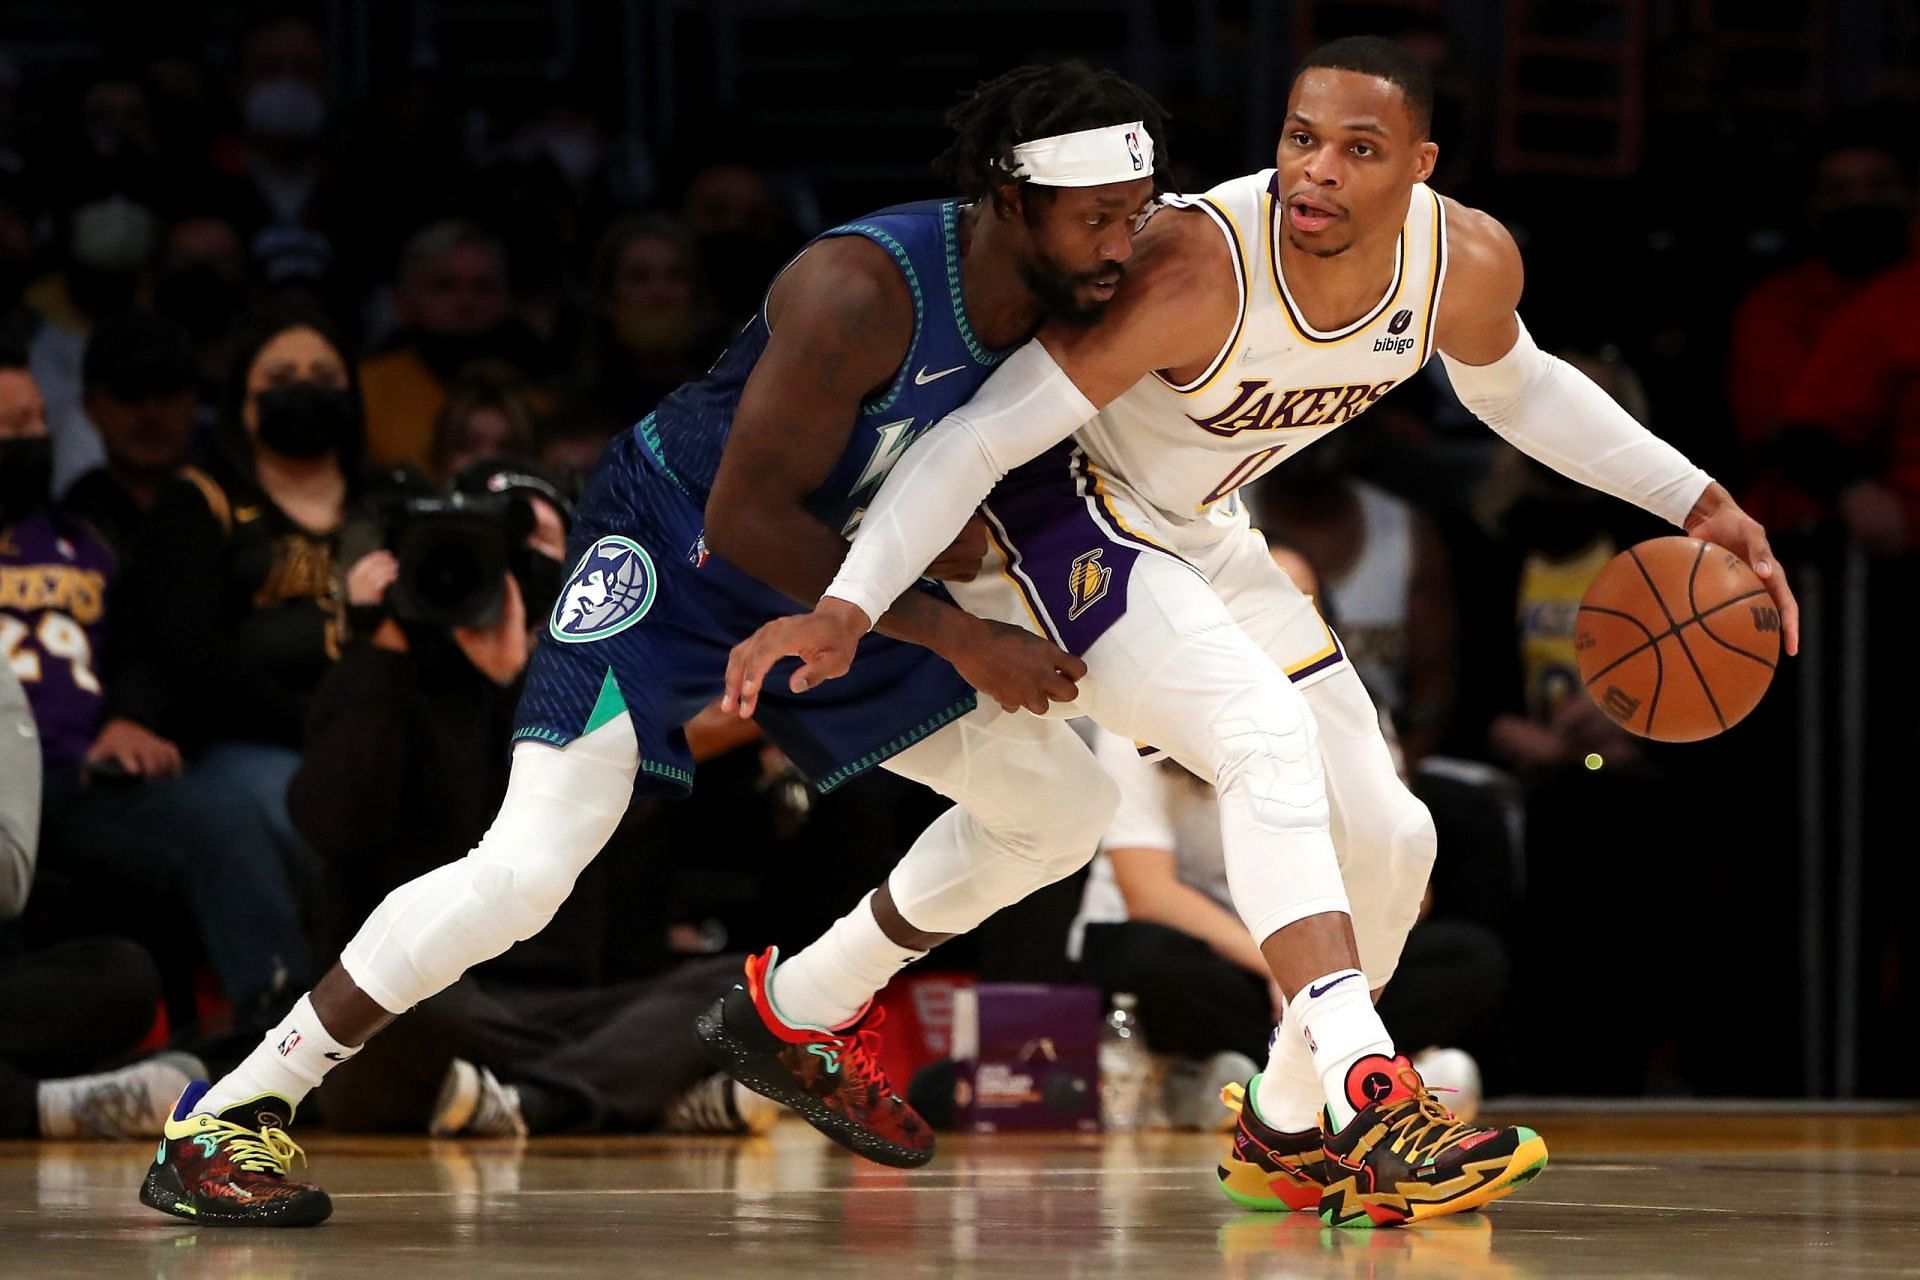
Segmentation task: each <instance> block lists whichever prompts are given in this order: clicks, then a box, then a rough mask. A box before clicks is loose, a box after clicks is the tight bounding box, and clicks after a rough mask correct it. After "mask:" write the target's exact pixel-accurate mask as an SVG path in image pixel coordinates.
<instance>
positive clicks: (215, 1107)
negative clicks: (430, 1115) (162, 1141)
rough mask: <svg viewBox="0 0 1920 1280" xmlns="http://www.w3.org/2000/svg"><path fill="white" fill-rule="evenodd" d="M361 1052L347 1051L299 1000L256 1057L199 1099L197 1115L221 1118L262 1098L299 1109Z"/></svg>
mask: <svg viewBox="0 0 1920 1280" xmlns="http://www.w3.org/2000/svg"><path fill="white" fill-rule="evenodd" d="M358 1052H360V1049H359V1048H358V1047H357V1046H356V1047H354V1048H348V1047H347V1046H346V1045H343V1044H341V1043H340V1042H339V1041H338V1040H335V1039H334V1038H333V1037H332V1036H331V1035H329V1034H328V1032H327V1029H326V1027H324V1026H322V1025H321V1023H320V1015H318V1014H316V1013H315V1012H314V1011H313V1000H312V997H310V996H301V997H300V1002H299V1003H298V1004H296V1005H294V1006H293V1011H292V1012H291V1013H289V1014H288V1015H287V1017H286V1020H285V1021H283V1022H282V1023H281V1024H280V1025H279V1026H277V1027H275V1028H274V1029H273V1030H271V1031H269V1032H267V1034H266V1038H265V1039H263V1040H262V1041H261V1042H260V1043H259V1044H257V1045H255V1046H254V1049H253V1052H252V1053H250V1054H248V1055H247V1056H246V1057H245V1058H244V1059H242V1060H241V1063H240V1065H239V1066H237V1067H235V1068H234V1069H233V1070H232V1071H229V1072H228V1073H227V1074H226V1075H224V1076H222V1077H220V1079H219V1080H218V1081H216V1082H215V1084H214V1086H213V1088H211V1089H209V1090H207V1091H206V1093H204V1094H202V1095H201V1097H200V1104H199V1105H198V1106H196V1107H195V1108H194V1109H193V1111H194V1114H195V1115H202V1114H204V1115H219V1114H220V1113H221V1112H222V1111H225V1110H226V1109H227V1108H229V1107H233V1106H238V1105H239V1104H240V1103H242V1102H247V1101H250V1100H251V1099H254V1098H257V1097H259V1096H260V1095H261V1094H263V1093H270V1094H273V1095H274V1096H275V1097H278V1098H284V1099H285V1100H286V1101H287V1104H288V1105H289V1106H292V1107H298V1106H299V1105H300V1100H301V1099H302V1098H305V1097H306V1096H307V1095H308V1094H309V1093H311V1092H312V1091H313V1090H314V1089H316V1088H318V1087H319V1085H320V1081H321V1080H322V1079H324V1078H325V1077H326V1074H327V1072H329V1071H331V1070H333V1069H334V1068H335V1067H337V1066H339V1065H340V1064H341V1063H343V1062H345V1061H346V1060H347V1059H348V1058H351V1057H352V1056H353V1055H354V1054H356V1053H358Z"/></svg>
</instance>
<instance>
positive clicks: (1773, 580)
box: [1766, 564, 1800, 658]
mask: <svg viewBox="0 0 1920 1280" xmlns="http://www.w3.org/2000/svg"><path fill="white" fill-rule="evenodd" d="M1773 570H1774V571H1773V573H1772V575H1771V576H1769V577H1768V578H1767V580H1766V587H1767V594H1768V595H1770V596H1772V597H1773V603H1774V605H1775V606H1776V607H1778V608H1779V610H1780V635H1781V638H1782V640H1783V642H1784V643H1785V644H1786V646H1787V656H1788V657H1790V658H1791V657H1794V656H1795V655H1797V654H1798V653H1799V652H1800V602H1799V601H1798V600H1796V599H1795V598H1794V595H1793V588H1792V587H1790V586H1788V585H1787V571H1786V570H1785V569H1783V568H1781V567H1780V566H1779V565H1778V564H1776V565H1774V567H1773Z"/></svg>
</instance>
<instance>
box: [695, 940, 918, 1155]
mask: <svg viewBox="0 0 1920 1280" xmlns="http://www.w3.org/2000/svg"><path fill="white" fill-rule="evenodd" d="M778 957H779V951H778V949H777V948H773V947H769V948H768V949H767V950H766V951H765V952H763V953H762V954H760V955H757V956H754V957H752V958H751V959H749V960H748V961H747V973H746V978H745V980H744V981H743V982H741V983H740V984H738V985H736V986H735V987H734V988H733V989H732V990H731V991H729V992H727V994H726V995H724V996H722V997H720V999H719V1000H717V1001H715V1002H714V1005H713V1007H712V1008H711V1009H709V1010H707V1011H706V1012H705V1013H703V1014H701V1015H700V1016H699V1018H697V1019H696V1020H695V1022H694V1028H695V1030H697V1031H698V1032H699V1033H700V1038H701V1039H702V1040H704V1041H705V1042H706V1045H707V1053H708V1055H709V1056H710V1057H711V1058H712V1059H713V1061H714V1065H716V1066H718V1067H719V1068H720V1069H721V1070H723V1071H725V1072H726V1073H727V1074H728V1075H730V1076H732V1077H733V1078H734V1079H735V1080H738V1081H739V1082H740V1083H741V1084H743V1085H745V1086H747V1088H749V1089H751V1090H753V1091H754V1092H755V1093H759V1094H764V1095H765V1096H767V1097H769V1098H772V1099H773V1100H774V1101H775V1102H778V1103H782V1104H784V1105H785V1106H788V1107H791V1108H792V1109H793V1110H795V1111H797V1112H799V1113H800V1114H801V1116H803V1117H804V1118H805V1119H806V1121H807V1123H808V1124H810V1125H812V1126H813V1127H814V1128H816V1129H818V1130H819V1131H820V1132H822V1133H824V1134H826V1135H827V1136H828V1137H829V1138H832V1139H833V1140H834V1141H835V1142H837V1143H839V1144H840V1145H841V1146H843V1147H845V1148H846V1149H847V1150H849V1151H852V1152H855V1153H857V1154H859V1155H863V1156H865V1157H866V1158H867V1159H869V1160H872V1161H875V1162H877V1163H879V1164H888V1165H894V1166H896V1167H898V1168H903V1169H911V1168H914V1167H916V1166H918V1165H923V1164H925V1163H926V1162H927V1161H929V1160H931V1159H933V1130H932V1129H931V1128H930V1127H928V1125H927V1122H926V1121H925V1120H923V1119H921V1118H920V1113H919V1112H917V1111H915V1110H914V1109H913V1108H912V1107H910V1106H908V1105H907V1104H906V1102H905V1100H904V1099H902V1098H901V1097H900V1095H899V1094H898V1093H896V1092H895V1091H894V1088H893V1085H892V1084H891V1083H890V1082H889V1081H888V1080H887V1077H886V1076H885V1075H884V1074H883V1073H882V1072H881V1070H880V1064H879V1061H878V1055H879V1052H880V1033H879V1031H878V1030H877V1029H876V1028H878V1027H879V1025H880V1021H881V1018H882V1016H883V1011H882V1010H880V1009H877V1008H874V1007H872V1006H868V1008H867V1009H866V1010H863V1011H862V1013H861V1015H860V1016H859V1017H857V1018H855V1019H854V1020H853V1021H852V1022H850V1023H848V1024H847V1025H846V1026H845V1027H842V1028H840V1029H839V1030H837V1031H830V1030H828V1029H827V1028H825V1027H797V1026H794V1025H792V1024H790V1023H788V1022H787V1021H786V1020H785V1019H783V1018H781V1016H780V1015H779V1014H778V1013H777V1012H776V1011H775V1010H774V1007H773V1001H772V1000H771V999H770V998H769V997H768V995H767V983H768V980H769V979H770V978H771V977H772V976H773V967H774V965H775V964H776V963H777V962H778Z"/></svg>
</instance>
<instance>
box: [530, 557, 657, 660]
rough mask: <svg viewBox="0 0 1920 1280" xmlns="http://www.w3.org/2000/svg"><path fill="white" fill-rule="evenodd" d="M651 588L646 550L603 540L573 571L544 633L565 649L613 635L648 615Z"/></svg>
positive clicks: (651, 571) (652, 591)
mask: <svg viewBox="0 0 1920 1280" xmlns="http://www.w3.org/2000/svg"><path fill="white" fill-rule="evenodd" d="M655 585H656V584H655V575H654V572H653V560H652V559H651V558H650V557H649V556H648V555H647V552H646V548H644V547H642V546H641V545H640V544H639V543H637V542H634V541H633V540H631V539H629V538H621V537H617V536H609V537H605V538H602V539H600V541H598V542H596V543H594V544H593V545H592V546H591V547H588V548H587V554H586V555H584V556H582V557H580V563H579V564H578V565H576V566H574V570H573V576H572V577H570V578H568V579H567V585H566V587H565V589H563V590H562V591H561V592H560V599H559V600H558V601H557V602H555V604H554V606H553V619H552V622H551V624H550V625H549V626H548V628H547V630H548V631H549V632H550V633H551V634H552V636H553V638H554V639H555V640H559V641H561V642H563V643H565V644H583V643H585V642H586V641H588V640H604V639H606V638H607V637H608V636H612V635H618V634H619V633H620V632H622V631H625V630H626V629H627V628H628V627H630V626H632V625H633V624H634V623H636V622H638V621H640V619H642V618H644V617H646V616H647V610H648V609H651V608H652V607H653V596H654V588H655Z"/></svg>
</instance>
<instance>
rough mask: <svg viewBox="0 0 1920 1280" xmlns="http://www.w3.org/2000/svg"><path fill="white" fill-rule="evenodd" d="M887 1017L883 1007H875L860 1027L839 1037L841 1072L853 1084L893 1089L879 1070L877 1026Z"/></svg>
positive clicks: (878, 1035) (879, 1042)
mask: <svg viewBox="0 0 1920 1280" xmlns="http://www.w3.org/2000/svg"><path fill="white" fill-rule="evenodd" d="M886 1019H887V1011H886V1010H885V1009H875V1010H874V1011H873V1016H872V1017H870V1018H868V1019H867V1020H866V1022H865V1023H864V1024H863V1025H862V1026H861V1028H860V1029H859V1030H858V1031H856V1032H854V1033H853V1034H852V1035H850V1036H842V1037H840V1045H841V1050H840V1053H841V1058H840V1062H841V1068H840V1069H841V1072H842V1074H844V1075H845V1076H846V1078H847V1079H849V1080H851V1081H852V1082H853V1083H855V1084H860V1085H874V1086H878V1087H882V1088H886V1090H887V1092H889V1093H891V1092H893V1090H892V1089H891V1088H890V1087H888V1085H887V1077H886V1075H885V1074H884V1073H883V1072H882V1071H881V1070H880V1045H881V1043H882V1041H881V1036H880V1032H879V1029H878V1028H879V1026H880V1024H881V1023H882V1022H885V1021H886Z"/></svg>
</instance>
